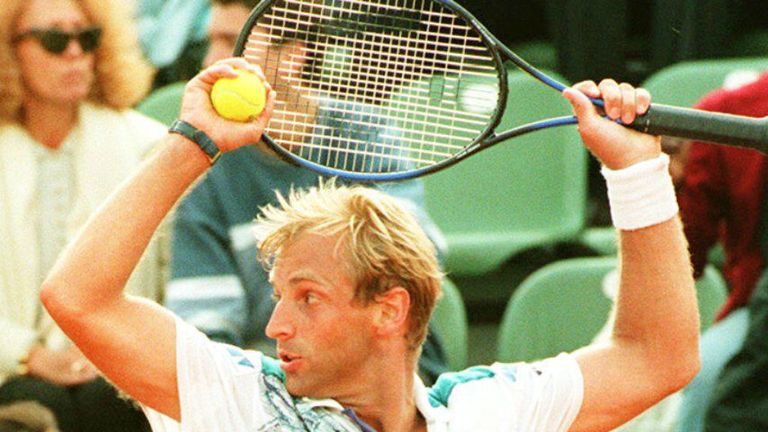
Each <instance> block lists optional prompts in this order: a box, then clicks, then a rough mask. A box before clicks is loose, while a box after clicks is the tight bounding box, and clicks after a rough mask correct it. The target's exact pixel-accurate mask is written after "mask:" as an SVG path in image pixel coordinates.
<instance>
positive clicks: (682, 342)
mask: <svg viewBox="0 0 768 432" xmlns="http://www.w3.org/2000/svg"><path fill="white" fill-rule="evenodd" d="M619 242H620V257H621V260H620V266H621V275H620V284H621V290H620V291H619V297H618V302H617V311H616V324H615V328H614V337H615V338H618V339H619V340H625V341H628V342H629V343H633V344H638V345H639V346H641V347H642V351H643V353H644V354H645V355H647V356H648V358H651V359H654V362H656V363H658V364H660V365H663V366H669V370H668V371H667V373H668V374H673V375H674V376H681V378H680V379H681V380H686V379H688V378H690V373H691V372H690V371H689V370H688V368H692V369H695V368H696V366H697V364H698V335H699V315H698V307H697V300H696V290H695V286H694V281H693V272H692V269H691V265H690V261H689V259H688V252H687V245H686V242H685V237H684V236H683V234H682V228H681V223H680V220H679V218H678V217H675V218H674V219H672V220H669V221H667V222H663V223H661V224H657V225H654V226H651V227H648V228H644V229H640V230H636V231H621V232H620V236H619ZM678 368H680V369H683V370H682V371H680V372H681V373H680V374H678V371H677V370H678ZM658 370H660V371H663V370H664V368H661V369H658ZM677 382H679V380H675V379H673V380H672V381H670V385H671V386H675V384H676V383H677Z"/></svg>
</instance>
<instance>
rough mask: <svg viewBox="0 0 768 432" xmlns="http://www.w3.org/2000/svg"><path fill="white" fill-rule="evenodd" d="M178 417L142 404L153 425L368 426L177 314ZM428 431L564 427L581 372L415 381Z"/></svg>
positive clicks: (168, 431)
mask: <svg viewBox="0 0 768 432" xmlns="http://www.w3.org/2000/svg"><path fill="white" fill-rule="evenodd" d="M176 327H177V363H178V383H179V397H180V402H181V419H182V421H181V424H179V423H176V422H173V421H171V420H169V419H168V418H166V417H163V416H161V415H159V414H157V413H156V412H153V411H152V410H150V409H146V408H145V411H146V412H147V415H148V418H149V420H150V424H151V425H152V430H153V431H154V432H179V431H183V432H214V431H222V432H256V431H291V432H294V431H311V432H326V431H327V432H347V431H349V432H361V431H362V432H369V431H372V430H373V429H366V426H365V425H361V424H360V423H358V422H356V421H355V419H354V413H351V412H350V411H349V410H345V409H344V407H342V406H341V405H340V404H339V403H338V402H336V401H334V400H316V399H307V398H293V397H291V396H290V395H289V394H288V392H287V390H286V389H285V386H284V385H283V374H282V371H281V370H280V368H279V367H278V363H277V361H276V360H274V359H271V358H269V357H266V356H263V355H262V354H261V353H259V352H256V351H244V350H241V349H239V348H235V347H232V346H228V345H223V344H219V343H214V342H211V341H210V340H208V339H207V338H206V336H205V335H203V334H202V333H200V332H199V331H197V330H196V329H195V328H193V327H191V326H190V325H188V324H186V323H184V322H182V321H180V320H177V324H176ZM415 387H416V388H415V395H416V401H415V402H416V406H417V407H418V409H419V411H420V412H421V414H422V415H423V416H424V418H425V419H426V421H427V429H428V431H429V432H459V431H462V432H463V431H467V432H469V431H472V432H477V431H483V432H493V431H519V432H533V431H546V432H556V431H567V430H568V428H569V427H570V425H571V424H572V423H573V420H574V419H575V418H576V415H577V414H578V412H579V409H580V407H581V403H582V398H583V387H584V384H583V378H582V375H581V371H580V369H579V366H578V364H577V363H576V361H575V360H574V359H573V357H571V356H570V355H568V354H561V355H559V356H558V357H556V358H552V359H548V360H545V361H542V362H538V363H532V364H526V363H515V364H502V363H496V364H493V365H491V366H478V367H474V368H470V369H467V370H465V371H462V372H457V373H448V374H443V375H441V377H440V378H439V379H438V381H437V382H436V384H435V385H434V386H433V387H432V388H426V387H424V385H423V384H422V382H421V380H419V379H418V378H417V379H416V383H415Z"/></svg>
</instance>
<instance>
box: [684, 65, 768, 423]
mask: <svg viewBox="0 0 768 432" xmlns="http://www.w3.org/2000/svg"><path fill="white" fill-rule="evenodd" d="M697 108H701V109H705V110H708V111H720V112H727V113H731V114H739V115H745V116H750V117H763V116H765V115H768V73H766V74H763V75H761V76H760V77H759V78H758V79H757V80H756V81H754V82H751V83H748V84H745V85H743V86H740V87H737V88H734V89H721V90H718V91H715V92H713V93H711V94H709V95H707V96H706V97H704V98H703V99H702V100H701V102H699V103H698V104H697ZM686 153H687V161H686V163H685V167H684V169H683V177H682V183H681V186H680V187H679V189H680V190H679V193H678V200H679V202H680V214H681V217H682V219H683V222H684V223H685V234H686V237H687V238H688V243H689V247H690V252H691V258H692V261H693V267H694V273H695V276H696V277H699V276H700V275H701V274H702V272H703V270H704V267H705V266H706V265H707V260H708V256H709V252H710V249H712V247H713V246H715V244H717V243H718V242H719V243H720V244H722V247H723V250H724V253H725V263H724V266H723V275H724V277H725V279H726V281H727V282H728V285H729V288H730V295H729V296H728V299H727V301H726V303H725V305H723V308H722V309H721V310H720V312H719V313H718V316H717V320H718V321H717V323H715V324H714V325H713V326H712V327H711V328H710V329H708V330H707V332H705V333H704V335H703V336H702V340H701V355H702V370H701V372H700V373H699V375H698V376H697V377H696V379H694V381H693V382H692V383H691V384H690V385H689V386H688V387H687V388H686V389H685V391H684V392H683V404H682V406H681V411H680V420H679V425H678V430H680V431H681V432H683V431H684V432H697V431H701V430H703V421H704V413H705V410H706V409H707V407H708V406H709V403H710V398H711V394H712V389H713V387H714V385H715V383H716V381H717V377H718V376H719V375H720V372H721V370H722V368H723V366H724V365H725V364H726V362H728V360H729V359H730V358H731V357H732V356H733V355H734V354H735V353H736V352H737V351H738V350H739V349H740V348H741V346H742V343H743V341H744V337H745V335H746V332H747V327H748V326H749V313H748V312H747V308H745V307H744V306H745V305H746V304H747V303H748V302H749V299H750V297H751V296H752V292H753V291H754V289H755V284H756V283H757V281H758V278H759V277H760V275H761V273H762V272H763V271H764V269H765V257H764V256H763V254H762V253H761V250H760V235H759V227H760V224H761V220H765V214H762V216H761V210H760V208H761V206H762V205H763V201H764V199H763V197H764V193H763V191H764V190H765V183H766V179H768V166H766V159H765V156H763V155H762V154H761V153H758V152H755V151H753V150H748V149H743V148H738V147H728V146H716V145H711V144H706V143H698V142H696V143H692V144H691V145H690V147H689V148H688V149H687V151H686Z"/></svg>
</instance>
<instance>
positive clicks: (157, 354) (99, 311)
mask: <svg viewBox="0 0 768 432" xmlns="http://www.w3.org/2000/svg"><path fill="white" fill-rule="evenodd" d="M233 68H238V69H246V70H250V71H252V72H255V73H257V74H261V72H260V71H258V70H257V69H255V68H254V67H252V66H250V65H248V63H246V62H245V61H244V60H242V59H230V60H224V61H221V62H219V63H216V64H214V65H213V66H211V67H209V68H207V69H206V70H204V71H203V72H201V73H200V74H198V75H197V76H196V77H195V78H193V79H192V80H191V81H190V82H189V84H187V87H186V90H185V93H184V99H183V102H182V108H181V114H180V119H182V120H184V121H186V122H187V123H188V124H190V125H192V126H194V127H195V128H197V129H198V130H200V131H202V132H203V133H205V134H206V135H208V137H210V139H212V140H213V142H215V143H216V145H218V147H219V149H220V150H221V151H222V152H226V151H230V150H234V149H236V148H238V147H241V146H243V145H246V144H249V143H255V142H258V141H259V140H260V138H261V134H262V132H263V130H264V128H265V127H266V124H267V122H268V121H269V117H270V116H271V114H272V108H273V105H274V93H272V92H270V93H269V97H268V103H267V106H266V108H265V109H264V112H263V113H262V114H261V116H260V117H259V118H258V119H257V120H255V121H254V122H251V123H234V122H229V121H226V120H224V119H222V118H220V117H219V116H218V115H217V114H216V113H215V111H213V109H212V107H211V104H210V98H209V94H210V90H211V87H212V85H213V83H214V82H215V81H216V80H217V79H218V78H221V77H233V76H235V75H236V72H235V71H234V69H233ZM210 163H211V162H210V160H209V158H208V156H207V155H206V154H205V153H203V151H202V150H201V149H200V148H199V147H198V146H197V144H195V143H194V142H193V141H192V140H190V139H188V138H186V137H183V136H182V135H178V134H169V135H168V136H167V137H166V138H165V140H164V142H162V143H160V144H159V148H158V150H157V151H156V152H155V154H154V155H153V156H152V157H151V158H150V159H149V160H148V161H147V162H146V163H145V164H144V165H142V167H141V169H140V170H139V171H138V172H137V173H135V174H134V175H133V176H132V177H131V178H129V179H128V181H127V182H126V183H124V184H123V185H122V186H121V187H120V188H119V189H118V190H117V191H116V192H115V193H114V194H113V195H112V196H111V197H110V199H109V200H108V201H107V202H106V203H105V204H104V205H103V206H102V207H101V208H100V209H99V210H98V211H97V212H96V214H95V215H94V216H93V217H92V218H91V220H90V221H89V222H88V224H87V225H86V226H85V228H84V229H83V231H82V232H81V233H80V234H79V235H78V237H77V239H76V240H75V241H74V242H73V243H72V244H70V245H69V246H68V248H67V249H66V251H65V252H64V254H63V256H62V258H61V259H60V260H59V262H58V263H57V264H56V266H55V267H54V269H53V270H52V271H51V274H50V275H49V276H48V278H47V279H46V281H45V282H44V284H43V288H42V292H41V299H42V301H43V304H44V305H45V307H46V308H47V309H48V311H49V312H50V314H51V316H52V317H53V318H54V319H55V320H56V322H57V323H58V324H59V326H61V328H62V329H63V330H64V332H65V333H66V334H67V335H68V336H69V337H70V338H71V339H72V341H73V342H74V343H75V344H76V345H77V346H78V347H79V348H80V349H81V350H82V352H83V353H84V354H85V355H86V356H87V357H88V359H89V360H91V361H92V362H93V363H94V364H95V365H96V366H97V367H98V368H99V369H100V370H101V371H102V373H103V374H104V375H105V376H106V377H107V378H108V379H109V380H111V381H112V382H113V383H115V384H116V385H117V386H118V387H120V388H121V389H122V390H124V391H125V392H127V393H128V394H129V395H130V396H132V397H133V398H135V399H136V400H138V401H139V402H141V403H143V404H145V405H146V406H149V407H150V408H153V409H155V410H156V411H159V412H161V413H163V414H166V415H168V416H169V417H171V418H174V419H177V420H178V419H179V417H180V413H179V397H178V388H177V381H176V348H175V344H176V340H175V339H176V329H175V322H174V318H173V316H172V315H171V314H170V313H168V312H167V311H165V310H164V309H163V308H161V307H160V306H157V305H155V304H153V303H151V302H149V301H146V300H141V299H138V298H132V297H130V296H127V295H126V294H124V292H123V287H124V286H125V284H126V282H127V280H128V278H129V276H130V275H131V273H132V271H133V269H134V267H135V266H136V264H137V263H138V261H139V259H140V258H141V255H142V253H143V251H144V249H145V248H146V246H147V244H148V243H149V241H150V239H151V237H152V235H153V233H154V232H155V230H156V229H157V227H158V225H159V224H160V223H161V221H162V220H163V218H164V217H165V216H166V214H167V213H168V212H169V211H170V209H171V208H172V207H173V205H174V204H175V203H176V201H177V200H178V199H179V197H180V196H181V195H182V194H183V193H184V192H185V191H186V190H187V188H188V187H189V186H190V185H191V184H192V183H193V182H194V181H195V180H196V179H197V178H198V177H199V176H200V175H202V174H203V173H204V172H205V171H206V170H207V169H208V167H209V166H210Z"/></svg>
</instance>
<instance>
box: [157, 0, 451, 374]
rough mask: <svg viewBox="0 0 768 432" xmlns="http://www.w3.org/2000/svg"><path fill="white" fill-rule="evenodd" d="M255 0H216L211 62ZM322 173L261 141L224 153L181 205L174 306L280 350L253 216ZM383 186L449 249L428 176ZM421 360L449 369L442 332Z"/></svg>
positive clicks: (236, 338) (218, 329) (222, 334)
mask: <svg viewBox="0 0 768 432" xmlns="http://www.w3.org/2000/svg"><path fill="white" fill-rule="evenodd" d="M255 4H256V0H242V1H232V0H230V1H224V0H219V1H214V4H213V9H212V16H211V21H210V26H209V35H210V50H209V53H208V56H207V57H206V60H205V63H206V64H212V63H213V62H215V61H216V60H219V59H221V58H225V57H227V56H229V55H231V54H232V52H233V50H234V47H235V41H236V39H237V36H238V35H239V33H240V30H241V27H242V26H243V25H244V24H245V22H246V19H247V18H248V16H249V14H250V11H251V9H252V8H253V6H254V5H255ZM285 49H291V48H290V47H287V48H285ZM279 80H280V77H279V76H278V81H279ZM275 85H276V87H277V88H278V92H277V93H278V94H279V95H280V94H283V95H285V94H287V93H289V92H290V90H289V88H290V87H289V86H288V85H283V84H281V82H277V83H276V84H275ZM347 111H348V112H355V111H354V110H347ZM328 126H333V127H343V118H342V119H339V118H334V119H333V122H332V124H329V125H328ZM377 134H378V132H377V131H373V132H372V133H368V135H367V136H366V139H369V138H370V137H372V138H371V139H374V140H375V139H376V137H377ZM318 178H319V177H318V175H317V174H314V173H313V172H311V171H308V170H305V169H300V168H297V167H295V166H293V165H290V164H287V163H285V162H283V161H281V160H279V159H278V158H276V157H274V156H272V155H270V154H267V153H265V152H264V151H262V150H259V149H257V148H256V147H254V146H247V147H244V148H242V149H239V150H237V151H236V152H233V153H231V154H226V155H224V156H223V157H222V159H221V160H220V161H219V162H218V163H217V165H216V166H215V167H214V168H213V169H212V170H211V172H210V173H209V174H208V176H206V177H205V178H204V179H203V180H202V181H201V182H200V184H199V185H198V186H196V187H195V188H194V189H193V190H192V191H191V192H190V194H189V195H188V196H187V197H186V198H185V199H184V200H183V201H182V202H181V204H180V205H179V208H178V211H177V212H176V219H175V228H174V234H173V247H172V260H171V280H170V282H169V285H168V290H167V297H166V305H167V306H168V308H169V309H171V310H172V311H174V312H176V313H177V314H178V315H179V316H181V317H182V318H183V319H185V320H186V321H188V322H189V323H191V324H193V325H195V326H196V327H198V328H199V329H201V330H202V331H203V332H204V333H206V334H207V335H208V336H210V337H212V338H213V339H215V340H219V341H224V342H228V343H232V344H235V345H239V346H253V345H256V346H257V347H258V348H259V349H261V350H264V351H267V352H272V351H273V348H272V344H273V343H272V342H270V341H268V340H267V339H266V337H265V335H264V329H265V327H266V324H267V320H268V319H269V316H270V313H271V311H272V308H273V302H272V300H271V292H272V287H271V285H270V283H269V281H268V275H267V273H266V272H265V270H264V269H263V267H262V266H261V265H260V264H259V263H258V262H257V259H256V245H255V240H254V239H253V236H252V235H251V225H252V224H251V223H252V220H253V218H254V216H255V215H256V214H257V213H258V209H259V208H260V207H262V206H264V205H266V204H269V203H274V202H275V200H276V198H275V190H278V191H281V192H283V193H287V192H288V191H289V190H290V189H291V188H293V187H306V186H309V185H314V184H316V183H317V181H318ZM382 189H383V190H385V191H387V192H388V193H390V194H392V195H393V196H397V197H400V198H403V199H404V200H405V201H406V204H407V205H408V206H409V208H410V209H411V210H412V211H413V212H414V214H416V215H417V216H418V218H419V219H420V221H421V223H422V226H423V227H424V228H425V229H426V231H427V233H428V234H429V235H430V237H431V239H432V240H433V241H435V243H436V244H437V245H438V248H440V249H442V245H443V240H442V235H441V233H440V232H439V230H438V229H437V227H436V226H435V225H434V223H433V222H432V221H431V220H430V219H429V217H428V216H427V214H426V211H425V209H424V207H423V188H422V184H421V182H420V181H409V182H403V183H398V184H392V185H385V186H383V187H382ZM421 366H422V371H423V372H424V374H425V377H434V376H436V375H437V374H439V373H440V372H442V371H444V369H445V362H444V359H443V353H442V350H441V348H440V345H439V342H438V340H437V337H436V336H435V335H431V336H430V338H429V340H428V342H427V344H426V345H425V348H424V356H423V358H422V362H421Z"/></svg>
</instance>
